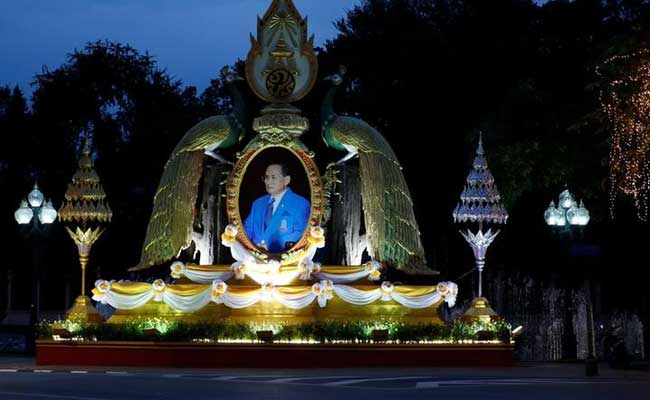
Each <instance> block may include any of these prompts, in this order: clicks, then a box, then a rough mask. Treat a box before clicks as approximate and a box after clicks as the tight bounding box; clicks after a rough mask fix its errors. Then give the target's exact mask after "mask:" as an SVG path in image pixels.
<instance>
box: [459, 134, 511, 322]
mask: <svg viewBox="0 0 650 400" xmlns="http://www.w3.org/2000/svg"><path fill="white" fill-rule="evenodd" d="M453 217H454V222H455V223H459V224H465V223H478V231H477V233H473V232H472V231H471V230H469V229H468V230H467V232H463V231H461V232H460V233H461V235H463V237H464V238H465V240H466V241H467V243H468V244H469V245H470V247H471V248H472V251H473V253H474V259H475V261H476V269H477V270H478V296H477V297H476V298H474V299H473V300H472V305H471V306H470V308H469V309H468V310H467V311H466V312H465V315H464V316H463V319H465V320H468V321H482V322H490V321H491V320H493V319H495V318H498V315H497V313H496V312H495V311H494V310H493V309H492V307H490V303H489V302H488V300H487V299H486V298H485V297H483V268H484V267H485V254H486V252H487V249H488V247H489V246H490V244H491V243H492V241H494V239H495V238H496V237H497V235H498V234H499V231H498V230H497V231H496V232H492V229H491V228H490V229H488V230H487V232H483V225H484V224H486V225H487V224H494V225H498V224H505V223H506V222H507V220H508V212H507V211H506V209H505V207H503V205H502V204H501V195H500V194H499V191H498V190H497V188H496V186H495V184H494V177H493V176H492V173H491V172H490V170H489V169H488V165H487V160H486V159H485V153H484V150H483V137H482V135H481V136H480V137H479V141H478V147H477V149H476V157H475V158H474V162H473V164H472V170H471V171H470V172H469V174H468V175H467V179H466V181H465V188H464V189H463V192H462V193H461V195H460V202H459V203H458V205H457V206H456V209H455V210H454V212H453Z"/></svg>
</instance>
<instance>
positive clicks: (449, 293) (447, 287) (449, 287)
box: [436, 282, 458, 307]
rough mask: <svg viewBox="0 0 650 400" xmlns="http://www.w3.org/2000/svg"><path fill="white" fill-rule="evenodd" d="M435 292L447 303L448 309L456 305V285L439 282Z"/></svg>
mask: <svg viewBox="0 0 650 400" xmlns="http://www.w3.org/2000/svg"><path fill="white" fill-rule="evenodd" d="M436 290H437V291H438V293H440V295H441V296H442V298H443V299H445V302H447V305H448V306H449V307H453V306H455V305H456V296H457V295H458V285H456V284H455V283H454V282H440V283H438V285H437V286H436Z"/></svg>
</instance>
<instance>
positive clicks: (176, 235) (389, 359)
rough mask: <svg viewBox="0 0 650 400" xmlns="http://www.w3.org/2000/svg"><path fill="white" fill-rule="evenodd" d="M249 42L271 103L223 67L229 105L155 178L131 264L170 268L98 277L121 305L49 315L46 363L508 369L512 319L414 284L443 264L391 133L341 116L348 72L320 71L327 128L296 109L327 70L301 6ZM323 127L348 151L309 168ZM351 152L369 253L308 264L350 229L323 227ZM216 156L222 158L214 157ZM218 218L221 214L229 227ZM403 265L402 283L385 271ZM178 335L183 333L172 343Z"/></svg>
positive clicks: (104, 298)
mask: <svg viewBox="0 0 650 400" xmlns="http://www.w3.org/2000/svg"><path fill="white" fill-rule="evenodd" d="M251 42H252V46H251V49H250V52H249V54H248V57H247V60H246V80H247V82H248V85H249V86H250V88H251V89H252V91H253V92H254V93H255V94H256V95H257V96H258V97H259V98H261V99H262V100H264V101H265V102H266V105H265V106H264V107H263V108H262V110H253V112H252V111H251V110H249V109H248V108H247V104H246V102H245V101H244V100H243V97H242V96H241V94H240V92H239V89H238V85H241V84H242V83H241V81H243V80H244V79H242V78H239V77H236V76H232V75H227V72H228V71H224V73H225V74H226V83H227V86H228V87H229V89H230V90H231V95H232V100H233V111H232V113H231V114H229V115H223V116H213V117H210V118H207V119H206V120H204V121H202V122H200V123H198V124H197V125H196V126H194V127H192V128H191V129H190V130H189V131H188V132H187V133H186V134H185V136H184V137H183V138H182V139H181V140H180V142H179V143H178V145H177V146H176V148H175V149H174V151H173V152H172V155H171V156H170V158H169V160H168V162H167V164H166V166H165V169H164V172H163V175H162V177H161V179H160V183H159V186H158V189H157V191H156V195H155V197H154V202H153V203H154V204H153V211H152V214H151V218H150V220H149V225H148V228H147V233H146V237H145V240H144V245H143V248H142V254H141V257H140V261H139V263H138V264H137V265H135V266H133V267H132V268H131V269H130V270H131V271H143V270H147V269H149V268H152V267H161V266H162V267H164V268H167V267H168V268H170V270H171V271H170V273H171V276H169V275H168V276H164V277H161V278H160V279H156V280H154V281H153V282H129V281H119V282H116V281H106V280H99V281H97V282H96V283H95V288H94V289H93V290H92V292H93V300H95V301H97V302H98V303H102V304H109V305H111V306H112V307H114V308H115V312H114V313H113V315H112V316H111V317H110V318H109V319H108V321H106V323H99V326H97V325H92V324H90V325H88V321H93V320H94V319H95V317H96V314H93V316H91V315H87V316H84V315H82V314H83V309H81V308H79V307H78V309H76V310H75V311H76V312H75V313H71V314H69V319H68V320H67V321H62V322H59V323H55V324H51V325H50V328H51V334H50V335H49V337H47V336H45V337H42V339H41V340H39V341H38V342H37V363H38V364H39V365H47V364H57V365H64V364H68V365H132V366H154V365H156V366H176V367H189V366H194V367H343V366H346V367H355V366H356V367H366V366H381V365H383V366H390V365H393V366H433V365H511V363H512V350H513V346H512V341H511V338H512V335H511V331H510V327H509V326H508V325H507V324H506V323H505V322H503V323H502V321H496V322H489V321H488V324H491V325H490V326H488V325H486V324H485V322H482V323H481V324H474V325H471V326H470V325H468V324H466V323H464V322H460V321H456V322H453V323H451V324H445V323H444V322H443V321H442V320H441V318H440V317H439V315H438V309H439V307H440V305H441V304H443V303H444V302H446V303H447V304H448V305H449V306H453V305H454V304H455V301H456V295H457V293H458V288H457V286H456V284H454V283H452V282H440V283H438V284H435V285H434V284H430V285H409V284H407V283H408V282H409V279H412V280H413V281H419V282H423V281H429V282H432V280H433V279H434V275H435V272H434V271H433V270H431V269H430V268H429V266H428V265H427V263H426V260H425V257H424V249H423V246H422V242H421V240H420V234H419V230H418V224H417V222H416V220H415V216H414V212H413V204H412V201H411V196H410V192H409V189H408V187H407V185H406V181H405V179H404V175H403V173H402V168H401V166H400V163H399V160H398V159H397V156H396V155H395V152H394V151H393V149H392V148H391V146H390V144H389V143H388V142H387V141H386V140H385V139H384V138H383V136H382V135H381V134H380V133H379V132H378V131H377V130H376V129H374V128H372V127H371V126H370V125H368V124H367V123H365V122H364V121H362V120H360V119H358V118H353V117H349V116H342V115H338V114H337V113H336V112H335V108H334V104H335V94H336V92H337V88H338V87H339V86H340V85H341V83H342V82H343V75H344V74H345V70H344V69H343V68H341V69H340V71H339V73H338V74H334V75H331V76H329V77H328V78H327V79H326V84H327V85H328V90H327V91H326V94H325V97H324V99H323V101H322V105H321V121H319V122H320V124H319V125H320V126H321V127H322V130H321V132H310V129H309V127H310V121H309V120H308V119H307V118H305V117H304V116H302V115H301V111H300V110H299V109H297V108H296V107H295V106H294V105H293V103H295V102H296V101H298V100H300V99H301V98H303V97H304V96H306V95H307V94H308V93H309V92H310V91H311V89H312V88H313V87H314V85H315V83H316V81H317V72H318V62H317V58H316V56H315V54H314V49H313V38H311V37H309V36H308V34H307V21H306V19H303V18H302V17H301V15H300V14H299V13H298V11H297V10H296V8H295V6H294V5H293V2H292V1H291V0H273V1H272V3H271V6H270V7H269V9H268V11H267V12H266V13H265V14H264V16H263V17H262V18H260V19H259V20H258V32H257V36H256V37H252V36H251ZM254 116H257V117H256V118H252V117H254ZM317 134H318V135H321V136H322V139H323V140H324V141H325V143H326V144H327V145H328V147H330V148H331V149H333V150H335V151H340V152H343V153H344V154H342V157H341V158H340V160H339V161H338V162H336V163H330V164H329V165H328V166H327V168H326V169H325V171H320V170H319V167H318V166H317V163H316V159H317V157H322V158H321V161H322V160H323V159H324V158H325V156H324V155H322V156H319V155H317V154H315V153H314V152H313V151H311V150H310V149H308V148H307V147H306V145H305V144H304V143H303V142H302V141H301V137H302V136H303V135H317ZM223 149H230V150H234V151H233V153H234V152H236V157H237V159H236V162H235V163H231V162H228V161H227V160H226V159H224V157H223V155H222V154H220V153H221V152H222V150H223ZM357 156H358V158H359V162H358V164H359V167H358V171H359V176H358V178H359V182H360V186H359V192H360V197H359V196H357V200H355V202H357V203H361V205H362V206H363V207H362V208H363V220H364V222H365V231H366V236H367V239H366V242H367V252H368V255H369V258H370V261H368V262H366V263H364V264H361V261H358V264H361V265H321V264H320V263H318V262H316V261H315V260H317V259H318V258H317V252H318V250H319V249H322V248H323V247H324V245H325V241H326V240H327V237H328V236H332V235H336V234H342V232H337V229H336V228H333V227H335V226H341V224H328V220H329V219H331V217H332V215H333V212H332V209H330V201H329V199H330V197H332V195H333V194H334V193H336V189H337V184H338V183H340V182H338V179H337V174H338V172H339V171H340V170H341V169H343V168H348V167H343V164H345V163H348V162H350V160H352V159H353V158H355V157H357ZM210 157H211V158H214V159H215V160H217V161H215V162H211V163H208V162H207V161H208V160H209V158H210ZM332 158H334V157H332ZM215 163H216V164H215ZM215 166H216V167H218V168H220V171H223V172H227V175H228V177H227V181H226V185H225V189H224V191H225V192H224V193H223V195H224V196H223V201H222V200H219V201H214V200H215V199H214V196H213V195H209V190H205V186H206V181H207V182H208V183H210V182H211V181H210V179H217V178H215V174H212V172H214V168H215ZM355 170H356V169H354V168H349V169H347V170H346V173H349V172H350V171H355ZM321 172H322V173H321ZM211 174H212V175H211ZM343 181H344V182H345V179H344V180H343ZM201 183H202V185H203V186H204V188H203V190H200V187H201ZM347 188H349V187H347ZM343 189H346V187H344V188H343ZM102 193H103V192H102ZM206 194H207V195H206ZM219 198H220V199H221V197H219ZM102 199H103V197H102ZM342 201H343V205H342V207H343V208H352V207H353V206H358V205H359V204H353V201H352V200H350V199H349V198H346V197H345V196H343V198H342ZM219 215H221V216H222V217H218V216H219ZM219 218H226V219H227V221H225V222H224V223H223V225H222V227H221V228H218V227H219V226H220V224H221V222H219V223H215V221H216V220H218V219H219ZM332 218H334V217H332ZM197 220H198V221H197ZM219 221H220V220H219ZM335 221H336V220H335V219H333V221H332V222H335ZM196 225H201V228H202V229H201V230H200V231H199V232H197V231H195V226H196ZM326 229H330V232H327V231H326ZM345 233H346V234H347V235H348V236H350V237H355V238H356V237H357V236H358V235H356V234H355V233H354V232H352V231H350V230H345ZM357 233H358V232H357ZM219 243H220V244H221V245H222V246H224V247H225V248H226V249H227V250H229V253H230V254H229V255H230V257H232V260H231V261H232V263H231V264H228V265H214V260H215V257H214V254H215V251H214V250H215V247H216V246H215V245H218V244H219ZM343 246H345V247H347V244H345V245H343ZM337 247H338V246H337ZM191 248H194V250H195V256H196V252H200V254H201V256H200V261H199V263H198V264H191V263H184V262H181V261H180V260H179V258H180V257H181V256H182V254H183V251H184V250H188V249H191ZM268 249H272V250H274V252H269V251H268ZM278 249H279V251H277V250H278ZM359 258H360V257H359V255H358V254H357V255H355V256H354V257H350V259H357V260H358V259H359ZM348 264H354V262H349V263H348ZM82 266H83V265H82ZM400 275H401V276H402V278H400V280H401V281H403V282H404V283H403V282H395V283H392V282H390V281H388V279H387V276H400ZM73 317H74V318H73ZM73 319H74V320H73ZM75 320H76V321H75ZM78 321H85V322H81V323H80V322H78ZM83 324H86V325H85V326H86V327H87V328H84V326H83ZM499 324H501V325H499ZM170 326H174V327H175V328H170ZM84 329H85V330H84ZM173 329H176V331H174V330H173ZM486 330H487V331H488V332H486ZM111 332H112V333H111ZM169 332H172V333H171V334H169ZM173 332H176V333H173ZM179 332H180V333H179ZM479 333H480V335H479ZM486 333H487V334H488V335H487V336H489V337H488V338H487V339H486V337H487V336H486ZM165 335H166V336H165ZM179 335H180V336H179ZM163 336H164V337H163ZM116 337H120V338H122V341H120V340H115V338H116ZM174 337H176V338H178V337H181V338H182V339H181V340H178V339H174ZM69 340H72V341H74V342H75V343H72V344H70V343H68V342H67V341H69ZM134 340H135V341H136V343H134ZM158 340H161V341H160V342H159V341H158ZM170 341H171V342H173V341H176V342H179V343H177V344H173V343H165V342H170ZM260 341H261V342H263V343H259V342H260ZM271 341H274V342H275V343H269V342H271ZM377 342H380V344H378V343H377ZM242 343H244V344H242Z"/></svg>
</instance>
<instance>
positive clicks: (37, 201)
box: [14, 183, 57, 343]
mask: <svg viewBox="0 0 650 400" xmlns="http://www.w3.org/2000/svg"><path fill="white" fill-rule="evenodd" d="M56 217H57V212H56V210H55V209H54V207H53V206H52V201H51V200H48V201H45V196H44V195H43V193H41V191H40V190H39V189H38V184H36V183H35V184H34V188H33V189H32V191H31V192H29V194H28V195H27V200H22V201H21V202H20V206H19V207H18V209H17V210H16V211H15V212H14V218H15V220H16V222H17V223H18V226H19V227H20V228H23V229H21V231H23V233H24V234H25V235H26V236H27V237H28V238H29V239H31V242H32V246H31V247H32V248H31V253H32V293H31V294H32V296H31V297H32V299H31V306H30V310H29V311H30V312H29V324H30V326H31V327H32V328H33V327H34V326H35V324H36V322H37V321H38V314H39V313H40V303H41V299H40V259H39V249H40V247H39V246H40V245H41V243H40V238H41V236H42V233H43V231H44V230H45V229H46V228H47V226H49V225H51V224H52V223H53V222H54V221H55V220H56ZM29 342H30V343H31V341H29Z"/></svg>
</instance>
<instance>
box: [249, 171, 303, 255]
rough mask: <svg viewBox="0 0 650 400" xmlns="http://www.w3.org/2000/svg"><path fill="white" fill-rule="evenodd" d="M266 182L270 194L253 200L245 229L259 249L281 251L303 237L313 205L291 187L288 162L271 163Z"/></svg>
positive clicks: (264, 178) (264, 179)
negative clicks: (286, 163)
mask: <svg viewBox="0 0 650 400" xmlns="http://www.w3.org/2000/svg"><path fill="white" fill-rule="evenodd" d="M263 181H264V187H265V189H266V192H267V194H266V195H264V196H262V197H259V198H258V199H256V200H255V201H253V205H252V207H251V211H250V213H249V214H248V217H246V220H245V221H244V230H245V231H246V234H247V235H248V238H249V239H250V240H251V242H253V243H254V244H255V245H256V246H258V247H259V248H262V249H265V250H267V251H269V252H270V253H281V252H283V251H286V250H288V249H290V248H291V247H292V246H293V245H294V244H295V243H296V242H297V241H299V240H300V238H301V237H302V234H303V232H304V231H305V228H306V226H307V221H308V220H309V214H310V212H311V205H310V203H309V201H308V200H307V199H305V198H304V197H302V196H300V195H298V194H296V193H294V192H293V191H292V190H291V188H290V187H289V185H290V183H291V175H290V174H289V170H288V167H287V166H286V165H285V164H270V165H268V166H267V167H266V172H265V174H264V176H263Z"/></svg>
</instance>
